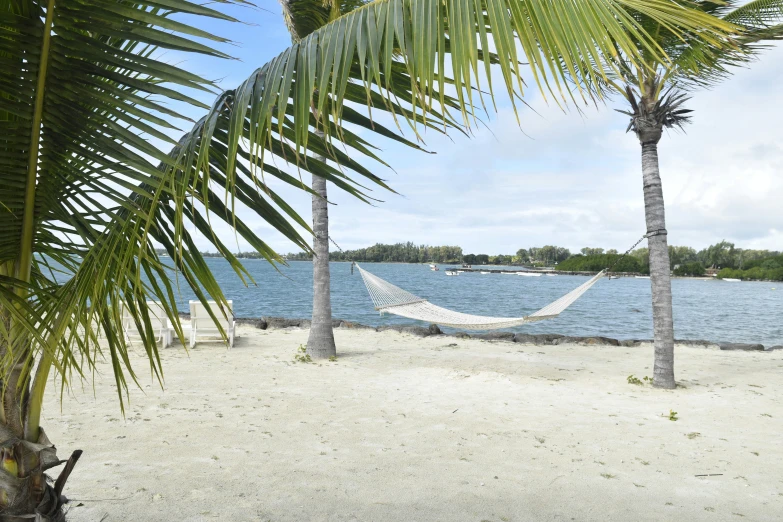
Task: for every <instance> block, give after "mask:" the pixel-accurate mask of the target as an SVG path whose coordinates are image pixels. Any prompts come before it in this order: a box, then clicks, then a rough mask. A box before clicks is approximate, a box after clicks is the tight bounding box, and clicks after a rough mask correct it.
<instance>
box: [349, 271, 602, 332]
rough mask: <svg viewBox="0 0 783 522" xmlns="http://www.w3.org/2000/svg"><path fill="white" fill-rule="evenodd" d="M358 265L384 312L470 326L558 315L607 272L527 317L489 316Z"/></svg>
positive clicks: (488, 327) (488, 326) (508, 323)
mask: <svg viewBox="0 0 783 522" xmlns="http://www.w3.org/2000/svg"><path fill="white" fill-rule="evenodd" d="M356 268H358V269H359V273H360V274H361V275H362V279H363V280H364V285H365V286H366V287H367V291H368V292H369V293H370V299H372V302H373V304H374V305H375V309H376V310H378V311H380V312H381V313H383V312H389V313H390V314H394V315H399V316H401V317H407V318H408V319H416V320H418V321H425V322H428V323H435V324H439V325H441V326H453V327H455V328H465V329H467V330H495V329H498V328H509V327H511V326H518V325H520V324H525V323H532V322H534V321H543V320H544V319H552V318H553V317H557V316H558V315H560V313H561V312H562V311H563V310H565V309H566V308H568V307H569V306H571V304H572V303H573V302H574V301H576V300H577V299H579V298H580V297H582V294H584V293H585V292H587V291H588V290H589V289H590V287H591V286H593V285H594V284H595V283H597V282H598V280H599V279H601V278H602V277H603V276H604V275H605V273H606V271H605V270H604V271H601V272H599V273H598V274H597V275H596V276H594V277H593V278H592V279H590V280H589V281H587V282H586V283H584V284H583V285H580V286H579V287H577V288H575V289H574V290H572V291H571V292H569V293H567V294H566V295H564V296H563V297H561V298H560V299H558V300H557V301H555V302H554V303H551V304H548V305H546V306H545V307H543V308H542V309H541V310H539V311H537V312H535V313H532V314H530V315H529V316H527V317H487V316H484V315H470V314H463V313H460V312H454V311H452V310H448V309H446V308H442V307H440V306H436V305H434V304H432V303H430V302H429V301H427V300H426V299H422V298H421V297H418V296H415V295H413V294H412V293H410V292H408V291H406V290H403V289H402V288H399V287H396V286H394V285H393V284H391V283H389V282H388V281H384V280H383V279H381V278H380V277H378V276H376V275H373V274H371V273H370V272H368V271H367V270H364V269H363V268H362V267H360V266H359V265H358V264H357V265H356Z"/></svg>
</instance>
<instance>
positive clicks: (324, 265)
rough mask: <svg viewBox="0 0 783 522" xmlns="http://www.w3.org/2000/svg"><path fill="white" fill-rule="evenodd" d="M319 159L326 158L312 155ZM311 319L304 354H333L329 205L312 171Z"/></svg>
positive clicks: (324, 356)
mask: <svg viewBox="0 0 783 522" xmlns="http://www.w3.org/2000/svg"><path fill="white" fill-rule="evenodd" d="M316 159H319V160H321V161H323V162H326V158H325V157H323V156H316ZM313 190H314V191H315V192H316V193H317V194H318V196H316V195H315V194H314V195H313V232H314V233H315V237H314V238H313V250H315V256H314V257H313V319H312V322H311V324H310V337H309V338H308V339H307V353H308V354H310V357H312V358H313V359H328V358H329V357H336V356H337V347H336V346H335V344H334V332H333V331H332V296H331V288H330V284H331V277H330V274H329V208H328V203H327V199H326V180H325V179H324V178H321V177H318V176H316V175H315V174H313Z"/></svg>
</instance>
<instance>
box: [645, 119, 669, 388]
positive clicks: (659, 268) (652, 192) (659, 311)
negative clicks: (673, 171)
mask: <svg viewBox="0 0 783 522" xmlns="http://www.w3.org/2000/svg"><path fill="white" fill-rule="evenodd" d="M640 134H644V133H640ZM652 134H653V135H657V138H658V139H660V135H661V131H660V129H658V131H657V132H654V133H652ZM658 139H655V138H653V139H649V140H642V139H641V137H640V141H641V144H642V175H643V180H644V213H645V218H646V221H647V233H648V234H649V236H648V239H647V245H648V247H649V250H650V284H651V285H652V305H653V332H654V340H655V365H654V368H653V385H654V386H656V387H658V388H669V389H671V388H674V387H675V383H674V318H673V314H672V284H671V277H670V266H669V247H668V244H667V239H666V215H665V212H664V205H663V189H662V187H661V176H660V169H659V166H658Z"/></svg>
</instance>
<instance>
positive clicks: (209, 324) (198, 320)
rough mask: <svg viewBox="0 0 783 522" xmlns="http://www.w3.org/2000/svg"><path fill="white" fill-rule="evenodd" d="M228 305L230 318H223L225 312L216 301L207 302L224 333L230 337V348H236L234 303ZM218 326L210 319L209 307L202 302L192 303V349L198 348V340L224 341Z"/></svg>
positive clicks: (229, 302) (230, 302)
mask: <svg viewBox="0 0 783 522" xmlns="http://www.w3.org/2000/svg"><path fill="white" fill-rule="evenodd" d="M226 302H227V303H228V310H227V312H228V318H226V317H223V312H222V311H221V310H220V307H218V305H217V303H216V302H215V301H207V304H209V307H210V308H211V309H212V311H213V313H214V314H215V318H216V319H217V321H218V324H219V325H220V327H221V328H222V329H223V331H224V332H225V333H226V335H227V336H228V347H229V348H232V347H233V346H234V301H226ZM218 324H215V321H214V320H213V319H212V317H210V315H209V311H208V310H207V307H206V306H204V305H203V304H202V303H201V301H190V347H191V348H193V347H194V346H196V341H197V340H207V339H209V340H214V339H215V338H218V339H220V340H222V339H223V334H221V333H220V329H219V328H218Z"/></svg>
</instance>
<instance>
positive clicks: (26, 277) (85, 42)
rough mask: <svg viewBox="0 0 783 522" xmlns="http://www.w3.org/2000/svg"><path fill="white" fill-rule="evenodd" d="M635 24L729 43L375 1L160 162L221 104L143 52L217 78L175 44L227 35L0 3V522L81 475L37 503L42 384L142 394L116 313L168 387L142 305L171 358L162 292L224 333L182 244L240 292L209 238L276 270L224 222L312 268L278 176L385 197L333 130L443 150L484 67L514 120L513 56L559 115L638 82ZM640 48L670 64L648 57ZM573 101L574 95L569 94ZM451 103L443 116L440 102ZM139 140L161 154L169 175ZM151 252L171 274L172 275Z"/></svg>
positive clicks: (692, 25)
mask: <svg viewBox="0 0 783 522" xmlns="http://www.w3.org/2000/svg"><path fill="white" fill-rule="evenodd" d="M236 1H237V2H240V0H236ZM55 2H56V6H55ZM222 3H231V0H224V2H222ZM629 7H635V8H637V9H644V10H645V13H646V14H647V15H648V16H650V17H651V18H652V19H653V20H657V21H659V22H661V23H667V24H669V26H671V27H672V28H673V30H675V31H692V32H693V31H697V30H698V31H700V33H701V34H703V35H705V37H707V38H722V37H723V36H724V34H725V33H724V30H725V27H724V26H723V24H717V23H713V22H711V21H710V20H708V19H707V18H706V17H704V16H703V15H701V14H699V13H696V12H693V11H689V10H683V9H682V8H680V7H679V6H677V5H676V4H673V3H671V2H669V1H668V0H580V1H579V2H561V1H552V2H535V1H532V0H528V1H524V0H489V1H488V2H487V3H486V4H470V5H468V6H465V5H463V4H462V3H451V2H433V1H430V0H375V1H374V2H372V3H370V4H368V5H366V6H364V7H362V8H359V9H357V10H355V11H353V12H351V13H348V14H346V15H344V16H342V17H340V18H338V19H336V20H334V21H333V22H332V23H330V24H328V25H326V26H324V27H322V28H321V29H318V30H316V31H314V32H313V33H311V34H310V35H309V36H307V37H305V38H303V39H302V40H301V41H299V42H298V43H295V44H294V45H293V46H292V47H290V48H289V49H287V50H286V51H284V52H283V53H281V54H280V55H279V56H278V57H277V58H275V59H274V60H272V61H271V62H269V63H268V64H266V65H265V66H263V67H262V68H260V69H259V70H257V71H256V72H255V73H254V74H253V75H252V76H251V77H250V78H248V79H247V80H246V81H245V82H243V84H242V85H240V86H239V87H238V88H237V89H233V90H230V91H225V92H222V93H220V94H219V95H218V97H217V99H216V101H215V103H214V104H213V106H212V107H211V108H210V109H209V111H208V113H207V115H206V116H205V117H203V118H202V119H200V120H199V121H197V122H196V123H195V125H194V126H193V128H192V129H191V130H190V131H189V132H188V133H187V134H185V135H184V136H183V137H182V138H181V139H180V140H179V141H177V142H176V143H173V141H172V140H171V139H170V138H169V134H170V133H172V132H173V131H174V130H175V128H174V127H173V125H172V124H171V121H172V119H174V121H176V118H179V117H181V116H180V114H179V113H178V112H177V111H175V110H173V109H172V108H170V107H169V106H168V105H167V104H166V103H165V102H166V101H179V102H182V103H185V104H189V105H191V106H195V107H203V106H202V105H201V104H200V103H199V102H198V101H197V100H196V99H194V98H193V97H192V96H191V95H189V94H187V92H189V90H190V89H196V90H202V91H203V90H207V91H209V90H210V89H212V88H213V87H214V86H213V85H212V84H210V83H209V82H206V81H204V80H203V79H202V78H200V77H198V76H197V75H194V74H192V73H189V72H187V71H185V70H183V69H181V68H178V67H174V66H172V65H169V64H167V63H165V62H163V61H162V60H160V59H156V56H157V55H156V54H155V52H156V50H158V49H164V50H165V49H173V50H177V51H186V52H198V53H203V54H206V55H211V56H222V55H221V54H220V53H218V52H216V51H214V50H212V49H211V48H210V47H208V46H207V45H205V44H203V43H199V42H196V41H194V40H193V37H195V38H203V39H208V40H212V41H217V42H220V41H222V40H221V39H220V38H217V37H215V36H213V35H211V34H209V33H207V32H205V31H201V30H199V29H197V28H195V27H193V26H190V25H187V24H185V23H184V22H182V21H180V20H181V18H182V17H181V16H180V15H182V14H190V15H199V16H205V17H212V18H219V19H226V20H231V18H230V17H228V16H225V15H223V14H221V13H220V12H218V11H215V10H212V9H209V8H206V7H204V6H200V5H197V4H193V3H190V2H188V1H186V0H165V2H164V1H160V0H154V1H153V0H151V1H150V2H144V1H143V0H142V1H139V2H134V3H127V2H124V1H122V0H116V1H108V2H102V3H95V4H87V3H84V2H82V1H80V0H46V1H45V2H44V3H41V2H40V1H39V0H7V1H6V2H4V3H3V4H2V10H0V62H2V68H0V89H1V90H0V165H2V168H3V183H2V185H0V216H1V219H0V363H2V364H1V365H0V378H2V387H1V391H2V395H1V398H2V405H1V406H2V407H0V447H2V450H1V451H2V455H0V456H1V457H2V466H1V469H0V503H2V511H0V520H3V519H9V518H11V519H13V517H18V516H26V515H28V514H35V515H36V516H37V517H38V519H40V520H60V519H62V510H61V503H62V497H61V495H60V494H61V492H62V488H63V485H64V482H65V479H66V478H67V477H68V474H69V473H70V472H71V470H72V468H73V465H74V464H75V462H76V459H77V458H78V454H79V453H78V452H74V454H73V455H72V457H71V458H70V459H69V461H68V464H66V467H65V470H64V471H63V472H62V474H61V475H60V477H59V478H58V480H57V481H56V482H55V483H54V485H53V486H52V485H50V484H48V482H47V480H46V477H45V475H44V473H45V472H46V471H47V470H48V469H50V468H52V467H54V466H56V465H58V464H59V463H60V461H59V460H58V459H57V457H56V455H55V451H54V447H53V446H52V445H51V443H50V442H49V441H48V439H47V438H46V434H45V433H44V431H43V429H42V428H41V426H40V416H41V406H42V401H43V397H44V393H45V390H46V385H47V383H48V382H49V376H50V373H51V372H52V371H54V372H55V374H56V375H57V376H58V377H59V378H60V382H61V385H62V386H68V385H69V384H70V383H71V382H72V381H74V380H77V379H82V378H85V377H86V376H87V375H89V374H90V373H91V372H92V371H94V370H95V362H96V358H99V357H100V358H105V357H108V358H109V359H110V360H111V362H112V369H113V375H114V378H115V381H116V384H117V392H118V399H119V401H120V407H121V408H123V395H124V393H125V392H126V391H127V386H128V384H129V381H130V382H131V383H136V373H135V371H134V369H133V368H132V366H131V363H130V360H129V357H128V351H129V350H128V344H127V341H126V338H125V335H124V332H123V324H122V323H123V320H122V316H123V315H124V313H123V311H125V313H126V314H128V315H129V316H130V317H131V318H132V321H133V323H135V327H136V329H138V330H139V331H140V333H141V336H142V346H143V347H144V349H145V350H146V353H147V356H148V359H149V365H150V371H151V373H153V374H154V375H156V376H158V378H161V377H162V375H163V369H162V367H161V362H160V357H159V353H158V349H157V346H156V344H155V339H154V338H155V333H154V331H153V328H152V322H151V320H150V310H149V308H148V306H147V300H148V299H154V300H158V301H160V302H161V303H162V305H163V307H164V309H165V311H166V314H167V316H168V319H169V320H170V321H171V323H172V325H173V326H174V328H175V331H176V333H177V335H178V337H179V338H180V340H183V337H184V336H183V331H182V326H181V324H180V321H179V317H178V310H177V305H176V297H175V289H174V285H173V283H172V275H173V273H174V271H176V274H177V276H178V277H179V278H181V279H182V280H184V281H185V282H186V283H187V284H188V285H189V286H190V288H191V289H192V291H193V292H194V293H195V294H196V296H197V298H198V299H199V300H201V301H202V302H203V303H204V304H207V302H208V300H209V299H212V300H215V301H217V306H216V307H215V308H216V309H214V310H213V309H212V308H209V305H207V306H208V308H209V310H210V313H211V314H212V315H213V316H215V317H216V315H217V314H222V315H226V314H227V313H228V311H227V308H226V304H227V303H226V299H225V297H224V295H223V293H222V292H221V290H220V287H219V285H218V283H217V281H216V280H215V278H214V277H213V275H212V273H211V272H210V270H209V267H208V265H207V264H206V263H205V261H204V259H203V258H202V256H201V255H200V254H199V252H198V249H197V248H196V247H195V243H194V238H193V236H192V234H191V232H189V230H188V228H189V226H192V227H194V228H195V229H196V230H198V231H199V232H200V233H202V234H203V235H204V237H205V238H206V239H207V240H208V241H210V242H211V243H212V245H213V246H214V247H215V248H216V249H217V250H218V251H219V252H220V253H221V254H222V255H223V256H224V257H225V259H226V260H227V261H228V262H229V264H230V266H231V267H232V268H233V269H234V271H235V272H236V274H237V275H238V276H239V277H241V278H242V279H243V280H245V281H247V282H252V281H253V280H252V278H251V277H250V275H249V273H248V272H247V271H246V270H245V269H244V268H243V267H242V265H241V264H240V263H239V261H238V260H237V259H236V258H235V257H234V256H233V255H232V253H231V252H230V251H229V250H228V248H227V247H226V246H225V245H224V243H223V242H222V241H221V239H220V238H218V237H217V236H216V235H215V234H214V233H213V232H212V228H211V220H213V219H218V220H223V221H224V222H226V223H228V224H230V225H231V226H233V227H234V230H235V231H236V233H237V234H238V235H240V236H241V237H242V238H243V239H244V240H245V241H247V242H248V243H249V244H250V245H251V246H252V247H253V248H255V249H256V250H257V251H258V252H259V253H261V254H262V255H263V256H264V257H265V258H266V259H267V260H269V261H270V262H273V263H274V262H277V261H280V260H281V258H280V257H279V256H278V255H277V254H276V253H275V252H274V251H273V250H272V249H271V248H269V247H268V245H267V244H266V243H264V241H263V240H262V239H261V238H260V237H258V236H257V235H256V234H255V233H254V232H253V231H252V230H251V228H250V227H249V226H248V225H247V224H246V223H245V222H244V221H243V220H242V219H241V218H240V217H239V212H238V207H243V206H244V207H247V208H248V209H250V210H251V211H252V212H253V213H254V214H255V215H256V216H259V217H260V218H261V219H263V220H265V221H266V222H267V223H269V224H270V225H271V226H272V227H274V228H275V229H276V230H278V231H280V232H281V233H282V234H284V235H285V236H286V237H288V238H290V239H291V240H292V241H293V242H295V244H297V245H298V246H300V247H301V248H302V249H305V250H308V249H309V246H308V245H307V242H306V241H305V240H304V239H303V238H302V237H301V235H300V234H298V233H297V231H296V229H295V227H294V224H292V222H293V223H296V224H299V225H300V226H301V227H303V228H305V229H306V230H308V231H309V232H312V230H311V229H310V227H309V226H308V225H307V223H306V222H305V221H304V220H303V219H302V218H301V217H300V216H299V215H298V214H297V213H296V212H295V211H294V210H293V209H292V208H291V207H290V206H289V205H288V204H287V203H286V202H285V201H284V200H283V199H282V198H280V197H279V196H278V195H277V194H276V193H275V192H274V190H273V189H272V187H270V186H269V184H268V182H267V177H273V178H277V179H278V180H279V181H282V182H285V183H289V184H292V185H294V186H297V187H302V188H303V189H304V190H306V191H308V192H309V193H311V194H312V193H313V191H312V190H311V189H310V188H308V187H306V186H304V184H303V183H301V180H300V179H298V178H297V176H296V173H294V174H292V173H290V172H288V170H287V168H286V167H285V166H284V164H285V163H286V161H287V162H289V163H290V164H291V165H293V166H294V168H296V169H298V170H299V171H300V172H301V171H305V172H309V173H311V174H315V175H317V176H318V177H320V178H323V179H326V180H327V181H330V182H332V183H333V184H334V185H335V186H337V187H339V188H341V189H343V190H345V191H347V192H349V193H351V194H354V195H355V196H357V197H359V198H362V199H365V200H366V199H367V198H368V197H369V196H367V194H366V190H367V189H366V188H365V187H362V186H361V185H359V184H358V182H357V181H356V179H354V178H356V177H357V176H358V177H359V178H360V179H361V178H363V179H366V180H369V182H370V183H372V184H375V185H378V186H380V187H386V185H385V184H384V182H383V181H382V180H381V179H380V178H378V177H377V176H375V175H374V174H373V173H372V172H371V171H370V170H369V169H368V168H367V167H366V166H365V165H364V162H366V161H371V160H378V161H380V159H379V158H378V156H377V155H376V153H375V151H374V147H373V145H372V144H370V143H369V142H368V141H367V140H365V139H364V138H363V137H361V136H359V135H357V134H356V133H355V132H353V131H351V130H350V128H349V127H346V126H345V125H346V124H350V125H352V126H354V125H355V126H358V127H362V128H363V129H365V130H366V131H368V136H370V137H376V136H382V137H386V138H388V139H393V140H397V141H400V142H403V143H406V144H409V145H411V146H413V147H415V146H417V145H416V143H415V141H409V140H407V139H406V138H404V137H402V136H401V135H400V133H401V129H402V126H403V125H405V126H407V127H408V128H410V129H411V130H412V131H413V132H414V133H415V132H416V131H417V129H421V128H429V129H436V128H441V129H447V128H448V127H449V126H450V122H451V120H450V119H449V116H448V111H449V110H450V109H451V110H454V111H458V112H459V113H460V115H461V117H462V122H464V124H465V125H466V126H469V124H470V117H471V115H472V114H473V112H474V97H477V96H480V95H481V94H479V93H480V92H481V91H479V90H478V88H479V87H480V82H479V81H478V80H479V78H480V75H479V65H480V64H479V62H482V64H483V66H484V70H485V71H486V72H487V73H488V72H489V70H490V62H491V63H496V64H497V66H498V67H499V69H500V71H501V73H502V75H503V79H504V83H505V86H506V91H507V93H508V95H509V97H510V98H512V100H513V98H514V97H516V96H521V95H522V87H523V82H522V79H521V74H520V58H521V57H520V56H518V55H517V45H520V46H521V48H522V49H523V52H524V53H525V55H526V56H527V60H528V61H530V62H531V65H532V67H533V71H534V72H535V75H536V78H537V82H538V85H539V87H540V89H541V90H542V91H547V92H549V93H550V94H553V95H555V94H557V95H558V96H559V97H560V100H561V102H563V103H568V102H569V101H572V100H576V99H578V98H580V99H581V98H582V97H584V98H585V99H588V98H589V97H590V96H592V95H593V92H592V91H591V90H590V89H591V88H592V86H593V85H595V84H597V81H598V79H599V76H600V75H598V76H597V75H596V74H597V73H595V71H594V70H593V68H592V66H590V65H589V64H593V63H604V62H611V57H612V56H613V55H614V53H615V50H614V47H613V45H614V44H612V42H615V44H616V45H617V47H618V48H619V49H621V50H622V51H623V52H624V53H626V55H627V56H628V57H629V58H628V59H629V60H630V61H631V62H632V63H636V62H638V60H639V59H640V55H639V53H638V51H637V47H636V45H635V44H634V43H633V42H632V41H631V40H630V39H629V38H628V37H627V34H628V33H627V31H629V30H631V31H632V32H633V28H637V29H639V28H640V25H639V24H638V23H637V22H636V21H635V20H634V19H633V18H632V17H631V16H630V15H629V11H628V10H627V9H628V8H629ZM171 15H178V16H171ZM477 21H479V23H477ZM634 34H636V33H634ZM490 37H491V38H492V41H493V45H494V53H490V52H489V48H490V47H489V43H488V39H489V38H490ZM640 40H641V41H642V42H643V46H646V49H647V51H648V52H649V53H650V54H651V55H652V56H655V57H656V58H657V59H658V60H659V61H660V62H661V63H665V62H666V57H665V56H664V55H663V54H661V53H660V51H659V49H657V48H656V47H655V45H654V44H653V43H652V40H651V39H649V38H646V37H643V36H641V37H640ZM481 49H483V50H484V52H482V51H481ZM447 54H448V55H449V56H450V60H449V67H450V71H451V76H452V77H451V78H448V77H447V76H446V65H445V57H446V55H447ZM570 81H574V82H575V84H574V85H575V90H574V91H571V90H569V89H568V88H566V85H570V84H568V82H570ZM447 84H448V85H449V87H450V88H452V89H453V92H454V93H455V94H454V97H453V98H449V97H448V96H446V95H445V94H444V93H443V89H444V88H445V86H446V85H447ZM487 88H488V89H489V91H488V94H487V95H484V96H491V97H493V96H494V94H493V93H492V85H491V84H488V85H487ZM183 91H184V92H183ZM368 106H372V107H373V108H374V110H375V111H377V112H386V113H387V114H389V115H392V117H393V118H394V121H395V124H396V126H397V127H396V129H395V130H392V129H389V128H387V127H384V126H383V125H381V124H379V123H378V122H377V121H373V120H372V119H371V118H370V117H369V116H368V115H365V114H363V113H362V112H361V110H360V109H361V108H362V107H368ZM313 109H315V110H313ZM142 134H145V135H146V136H147V137H142V136H141V135H142ZM414 135H415V136H418V135H417V134H414ZM150 137H151V138H155V139H156V140H159V141H160V142H161V143H164V144H165V143H172V144H173V145H174V146H173V148H172V149H171V151H170V152H169V153H168V154H165V153H163V152H162V151H161V149H160V148H158V147H157V146H156V145H154V143H153V141H151V140H150V139H149V138H150ZM316 155H320V156H321V157H325V158H328V160H329V161H328V162H327V161H324V160H322V159H318V158H317V157H315V156H316ZM156 163H157V165H156ZM278 164H280V165H281V166H280V167H278V166H277V165H278ZM381 164H383V163H382V162H381ZM156 247H162V248H163V249H164V250H165V252H166V253H167V254H168V256H167V257H166V258H165V259H168V260H169V261H168V263H169V264H168V265H167V264H166V263H165V262H164V260H163V259H162V258H161V257H160V256H159V255H158V253H157V249H156ZM99 334H100V336H101V339H100V342H99V338H98V336H99ZM123 411H124V410H123Z"/></svg>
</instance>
